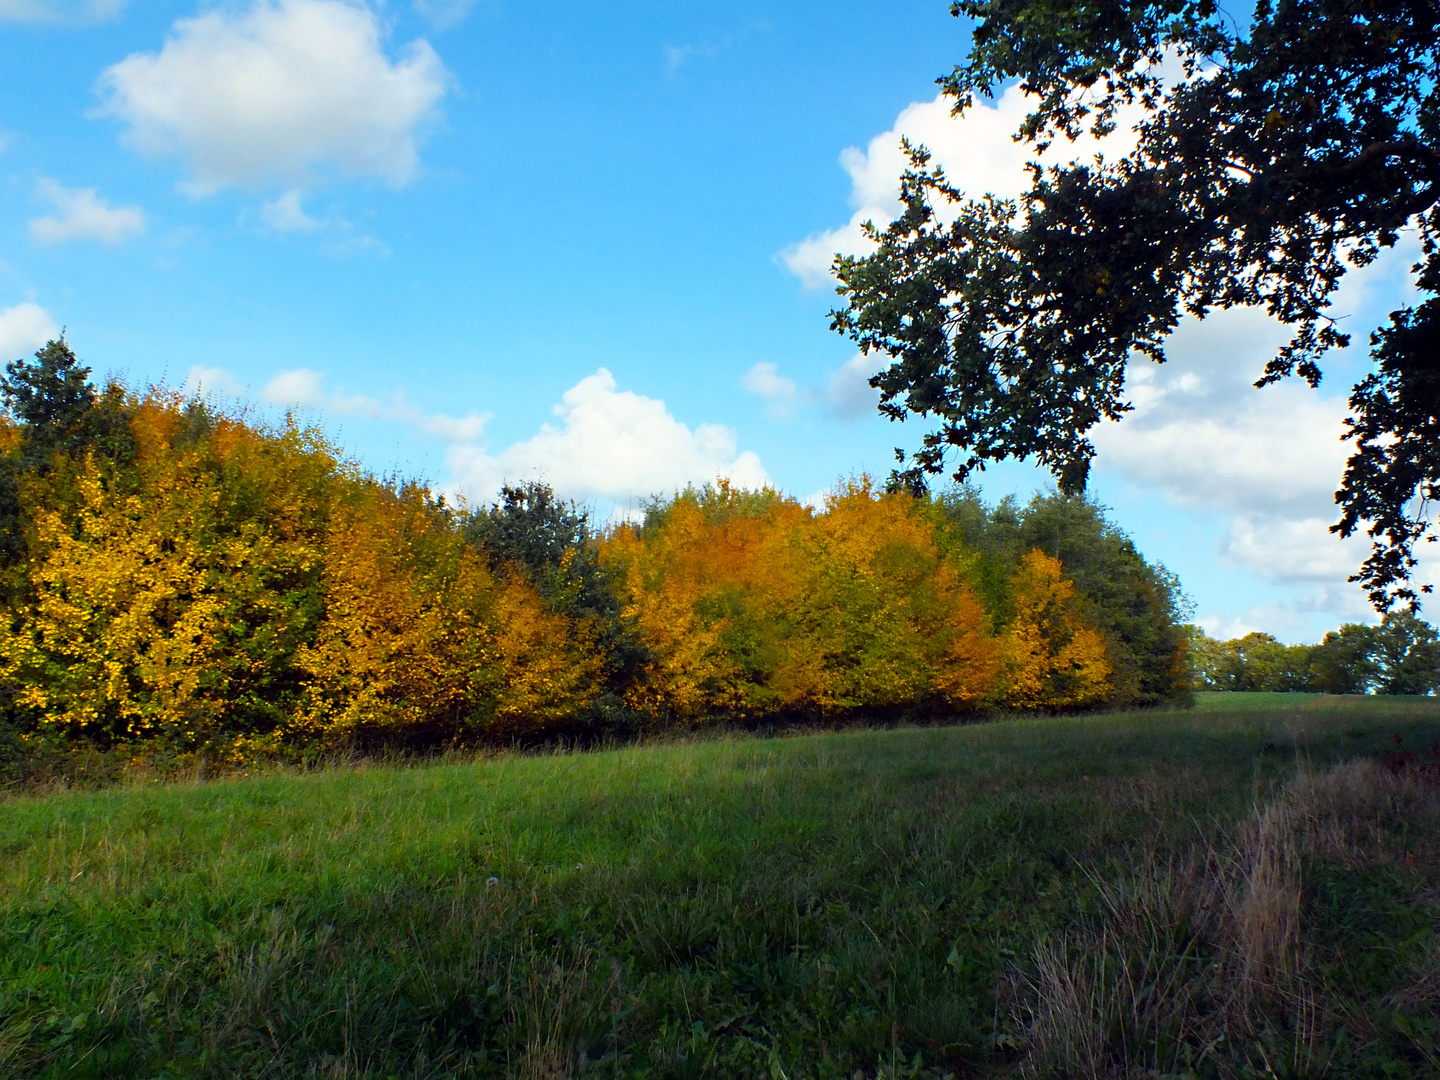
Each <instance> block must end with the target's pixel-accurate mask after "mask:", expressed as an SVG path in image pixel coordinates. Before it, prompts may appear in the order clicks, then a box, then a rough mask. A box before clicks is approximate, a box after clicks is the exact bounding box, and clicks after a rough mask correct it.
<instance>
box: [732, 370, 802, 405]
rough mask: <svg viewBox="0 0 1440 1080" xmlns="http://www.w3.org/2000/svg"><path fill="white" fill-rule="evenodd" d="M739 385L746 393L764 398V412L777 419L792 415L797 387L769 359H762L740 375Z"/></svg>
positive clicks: (797, 392) (792, 380)
mask: <svg viewBox="0 0 1440 1080" xmlns="http://www.w3.org/2000/svg"><path fill="white" fill-rule="evenodd" d="M740 385H741V386H742V387H743V388H744V389H745V391H746V392H747V393H751V394H754V395H755V396H756V397H759V398H764V399H765V412H766V413H767V414H768V415H770V416H772V417H774V418H775V419H777V420H788V419H789V418H790V417H791V416H793V415H794V407H795V402H796V399H797V396H798V395H799V387H797V386H796V385H795V380H794V379H787V378H786V377H785V376H783V375H781V374H780V371H779V369H778V368H777V367H776V366H775V365H774V364H773V363H771V362H770V361H768V360H762V361H760V363H758V364H756V365H755V366H754V367H752V368H751V369H750V370H749V371H747V372H745V374H744V375H742V376H741V377H740Z"/></svg>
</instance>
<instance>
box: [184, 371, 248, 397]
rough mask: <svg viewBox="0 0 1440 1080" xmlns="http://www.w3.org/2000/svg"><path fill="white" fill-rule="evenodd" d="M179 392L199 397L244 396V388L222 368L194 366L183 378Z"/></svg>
mask: <svg viewBox="0 0 1440 1080" xmlns="http://www.w3.org/2000/svg"><path fill="white" fill-rule="evenodd" d="M180 390H181V392H182V393H184V394H186V395H198V396H200V397H206V396H209V395H211V394H219V395H221V396H222V397H233V398H238V397H241V396H243V395H244V393H245V386H244V384H243V383H241V382H240V380H239V379H237V378H235V376H234V375H232V374H230V372H228V371H226V370H225V369H224V368H218V367H206V366H205V365H204V364H196V365H194V366H193V367H191V369H190V371H189V373H188V374H187V375H186V376H185V382H184V383H182V384H181V386H180Z"/></svg>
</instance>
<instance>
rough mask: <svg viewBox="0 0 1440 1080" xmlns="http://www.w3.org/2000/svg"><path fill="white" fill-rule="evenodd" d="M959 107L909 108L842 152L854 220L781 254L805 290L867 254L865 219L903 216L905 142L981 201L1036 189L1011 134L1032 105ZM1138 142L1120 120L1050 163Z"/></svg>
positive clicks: (940, 101)
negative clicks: (957, 112)
mask: <svg viewBox="0 0 1440 1080" xmlns="http://www.w3.org/2000/svg"><path fill="white" fill-rule="evenodd" d="M953 104H954V102H953V101H952V100H951V99H950V98H947V97H945V96H943V95H941V96H938V97H936V98H935V99H934V100H933V101H924V102H917V103H915V104H913V105H910V106H909V107H907V108H906V109H905V110H904V111H903V112H901V113H900V115H899V116H898V117H897V118H896V120H895V126H894V127H892V128H891V129H890V130H888V131H882V132H881V133H880V134H879V135H876V136H875V137H874V138H873V139H871V140H870V142H869V144H868V145H867V146H866V148H865V149H864V150H861V149H860V148H859V147H855V146H851V147H848V148H847V149H846V150H844V151H843V152H842V153H841V154H840V165H841V167H842V168H844V170H845V171H846V172H847V173H849V175H850V204H851V206H853V207H854V213H853V214H851V216H850V220H849V221H848V222H846V223H845V224H843V225H839V226H837V227H835V228H832V229H826V230H824V231H822V232H817V233H813V234H811V235H810V236H807V237H806V238H805V239H804V240H801V241H800V242H798V243H796V244H794V245H792V246H791V247H789V248H786V249H785V250H784V251H783V252H781V253H780V259H781V261H782V262H783V263H784V264H785V266H786V267H788V268H789V269H790V271H791V272H792V273H794V274H795V275H796V276H797V277H799V278H800V280H801V282H802V283H804V285H805V286H806V287H807V288H818V287H819V286H821V285H824V284H826V283H827V282H829V281H830V266H831V263H832V262H833V261H834V259H835V254H836V252H843V253H845V254H847V255H853V254H859V253H861V252H863V251H865V250H867V249H868V246H869V244H868V241H867V240H866V239H865V237H864V235H863V234H862V233H861V229H860V227H861V225H863V224H864V223H865V222H866V221H873V222H874V223H875V224H876V225H877V226H880V227H884V226H885V225H887V224H889V223H890V222H891V221H893V220H894V219H895V218H896V217H897V216H898V215H899V211H900V175H901V174H902V173H903V172H904V171H905V169H906V168H907V167H908V166H909V159H908V158H907V157H906V156H905V152H904V150H903V149H901V140H902V139H905V138H908V139H909V140H910V142H911V143H915V144H921V145H924V146H925V147H926V148H927V149H929V150H930V152H931V153H932V154H933V155H934V162H935V164H937V165H940V166H942V167H943V168H944V169H945V173H946V175H947V176H948V177H949V179H950V181H951V183H953V184H955V185H956V186H957V187H959V188H960V189H961V190H962V191H964V192H965V193H966V194H968V195H971V196H974V197H976V198H978V197H979V196H981V195H985V194H990V195H997V196H999V197H1001V198H1007V199H1013V198H1016V197H1017V196H1019V195H1020V194H1021V192H1023V191H1025V190H1026V189H1027V188H1028V187H1029V186H1030V178H1029V174H1028V173H1027V172H1026V171H1025V165H1026V163H1027V162H1029V161H1030V160H1032V158H1033V157H1034V153H1033V151H1032V150H1031V148H1030V147H1028V146H1025V145H1023V144H1021V143H1017V142H1015V141H1014V139H1012V138H1011V136H1012V135H1014V133H1015V132H1016V131H1017V130H1018V129H1019V127H1020V124H1021V122H1022V121H1023V120H1024V119H1025V116H1026V114H1027V113H1028V112H1029V111H1030V108H1031V106H1032V104H1033V99H1029V98H1027V97H1026V96H1025V95H1024V94H1023V93H1022V92H1021V91H1020V88H1019V87H1018V86H1013V87H1011V88H1010V89H1009V90H1006V91H1005V93H1003V94H1002V95H1001V96H1000V97H999V98H997V99H995V100H994V101H993V102H986V101H984V100H977V101H976V103H975V104H974V106H972V107H971V108H970V109H969V110H967V111H966V113H965V114H964V115H963V116H960V117H956V116H954V115H953V114H952V113H951V111H950V110H951V107H952V106H953ZM1134 142H1135V134H1134V132H1133V131H1132V130H1131V129H1130V128H1129V127H1128V126H1127V125H1126V124H1124V123H1123V122H1122V123H1121V124H1120V125H1119V126H1118V127H1117V129H1116V131H1115V132H1114V133H1112V134H1111V135H1109V136H1107V137H1106V138H1105V139H1102V140H1098V141H1097V140H1095V139H1092V138H1089V137H1088V136H1087V137H1084V138H1082V139H1081V140H1080V141H1079V142H1077V143H1073V144H1071V143H1066V142H1065V141H1064V140H1063V139H1061V140H1059V141H1057V142H1056V143H1055V145H1054V147H1053V148H1052V149H1051V150H1050V151H1049V153H1048V154H1047V155H1046V158H1045V159H1044V160H1045V162H1046V163H1047V164H1054V163H1058V162H1060V161H1062V160H1063V161H1068V160H1073V159H1075V158H1077V157H1087V158H1088V157H1093V156H1094V155H1095V154H1096V153H1104V154H1106V155H1107V156H1111V157H1113V156H1117V155H1120V154H1124V153H1127V152H1129V150H1130V149H1132V148H1133V146H1134ZM1067 151H1068V152H1067Z"/></svg>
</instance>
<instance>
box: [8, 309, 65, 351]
mask: <svg viewBox="0 0 1440 1080" xmlns="http://www.w3.org/2000/svg"><path fill="white" fill-rule="evenodd" d="M59 336H60V327H59V326H57V325H56V324H55V320H54V319H52V318H51V317H50V313H49V312H48V311H46V310H45V309H44V308H42V307H41V306H40V305H39V304H36V303H34V302H32V301H29V300H27V301H25V302H24V303H23V304H16V305H15V306H14V307H8V308H5V309H4V310H3V311H0V363H8V362H9V361H11V360H16V359H19V358H20V357H22V356H24V355H25V354H26V353H32V352H34V351H35V350H36V349H38V348H40V346H42V345H44V344H45V343H46V342H47V341H53V340H54V339H55V338H58V337H59Z"/></svg>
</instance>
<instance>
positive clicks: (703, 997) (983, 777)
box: [0, 695, 1440, 1080]
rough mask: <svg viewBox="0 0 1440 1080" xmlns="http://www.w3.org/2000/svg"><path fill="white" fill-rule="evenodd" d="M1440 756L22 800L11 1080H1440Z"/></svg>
mask: <svg viewBox="0 0 1440 1080" xmlns="http://www.w3.org/2000/svg"><path fill="white" fill-rule="evenodd" d="M1436 743H1440V703H1435V702H1431V701H1426V700H1393V701H1385V700H1380V699H1366V700H1354V699H1344V700H1342V699H1333V698H1305V697H1301V696H1287V695H1269V696H1266V695H1256V696H1248V697H1246V698H1243V699H1242V698H1239V697H1238V696H1237V697H1236V698H1219V697H1216V696H1206V697H1205V698H1204V700H1202V702H1201V707H1199V708H1197V709H1195V710H1190V711H1184V712H1167V713H1144V714H1142V713H1129V714H1113V715H1100V716H1084V717H1072V718H1058V719H1015V720H1006V721H1000V722H995V723H989V724H982V725H971V726H964V727H950V728H924V729H899V730H874V731H856V732H846V733H835V734H820V735H807V736H801V737H793V738H784V739H749V738H736V739H733V740H718V741H702V742H695V743H689V744H686V743H674V744H666V745H656V746H648V747H632V748H625V749H618V750H613V751H608V752H597V753H584V754H574V755H569V754H556V755H549V756H513V757H502V758H498V759H493V760H487V761H480V762H473V763H465V764H435V765H430V766H426V767H412V768H403V769H385V768H378V767H376V768H366V767H360V768H353V769H343V770H334V771H329V772H320V773H312V774H276V775H272V776H262V777H254V778H249V779H243V780H228V781H219V782H213V783H205V784H179V785H170V786H153V787H138V786H137V787H129V788H120V789H113V790H108V791H101V792H90V793H61V794H53V795H48V796H27V797H19V798H12V799H10V800H8V801H5V802H3V803H0V1075H4V1076H6V1077H32V1076H33V1077H39V1076H46V1077H49V1076H54V1077H60V1076H66V1077H86V1076H93V1077H122V1076H123V1077H152V1076H216V1077H230V1076H234V1077H242V1076H243V1077H292V1076H337V1077H338V1076H344V1077H359V1076H373V1077H391V1076H396V1077H400V1076H404V1077H441V1076H484V1077H490V1076H494V1077H536V1078H538V1077H556V1078H558V1077H567V1076H574V1075H583V1076H587V1077H588V1076H614V1077H621V1076H624V1077H641V1076H649V1077H682V1076H722V1077H729V1076H746V1077H758V1076H766V1077H768V1078H770V1080H779V1078H781V1077H785V1078H788V1080H799V1078H801V1077H813V1078H822V1077H832V1078H838V1077H847V1078H848V1077H853V1076H864V1077H876V1076H879V1075H885V1076H933V1077H939V1076H943V1075H946V1074H953V1075H955V1076H970V1075H997V1074H999V1075H1008V1074H1012V1073H1018V1072H1022V1071H1026V1072H1035V1073H1043V1072H1044V1071H1045V1070H1047V1069H1052V1068H1053V1069H1056V1070H1059V1072H1060V1074H1062V1075H1097V1076H1100V1075H1123V1074H1124V1073H1125V1071H1126V1070H1137V1071H1138V1070H1141V1069H1145V1070H1150V1071H1151V1072H1152V1073H1154V1074H1170V1075H1182V1074H1188V1075H1197V1076H1203V1075H1217V1076H1242V1075H1255V1076H1262V1075H1279V1076H1286V1075H1289V1076H1302V1075H1319V1074H1320V1073H1321V1072H1322V1071H1325V1070H1328V1071H1329V1073H1330V1074H1331V1075H1343V1076H1375V1077H1381V1076H1395V1075H1406V1076H1422V1075H1440V1061H1437V1059H1436V1057H1435V1056H1434V1050H1433V1046H1434V1045H1436V1042H1437V1037H1440V943H1437V936H1436V927H1437V925H1440V894H1437V892H1436V890H1435V887H1434V882H1435V880H1436V878H1437V874H1440V830H1437V828H1436V826H1437V821H1440V808H1437V804H1440V798H1437V797H1436V795H1435V792H1436V790H1437V788H1440V785H1437V784H1435V782H1434V781H1435V778H1434V777H1433V776H1432V775H1431V773H1430V772H1428V771H1427V760H1428V759H1427V755H1426V753H1425V748H1428V747H1430V746H1432V745H1434V744H1436ZM1412 751H1414V752H1415V756H1414V757H1413V758H1411V757H1407V756H1406V755H1407V754H1410V753H1411V752H1412ZM1387 754H1388V755H1390V759H1389V766H1388V768H1386V767H1381V768H1370V769H1368V770H1366V769H1365V768H1363V767H1360V768H1358V769H1357V768H1356V767H1351V768H1350V769H1349V770H1348V771H1346V770H1344V769H1342V770H1341V771H1340V772H1339V773H1333V772H1330V771H1329V770H1331V769H1332V767H1333V766H1334V765H1335V763H1338V762H1344V761H1349V760H1353V759H1357V758H1371V759H1383V758H1384V756H1385V755H1387ZM1297 775H1298V776H1300V779H1299V780H1296V777H1297ZM1336 777H1339V779H1338V780H1337V779H1335V778H1336ZM1337 807H1338V809H1337ZM1327 830H1328V831H1327ZM1267 838H1268V839H1267ZM1267 845H1268V846H1267ZM1267 890H1269V891H1267ZM1287 890H1291V891H1293V892H1294V897H1293V902H1292V901H1291V900H1290V899H1287V897H1289V896H1290V893H1289V892H1287ZM1277 898H1278V899H1277ZM1287 904H1288V905H1289V907H1287V906H1286V905H1287ZM1247 920H1248V921H1247ZM1266 920H1269V921H1266ZM1287 920H1288V921H1287ZM1067 1002H1068V1004H1067ZM1067 1009H1068V1010H1069V1011H1068V1012H1067V1011H1066V1010H1067ZM1215 1031H1219V1032H1220V1033H1221V1034H1220V1035H1219V1036H1216V1035H1214V1034H1213V1032H1215ZM1227 1033H1228V1034H1227ZM1266 1070H1269V1073H1267V1072H1266Z"/></svg>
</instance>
